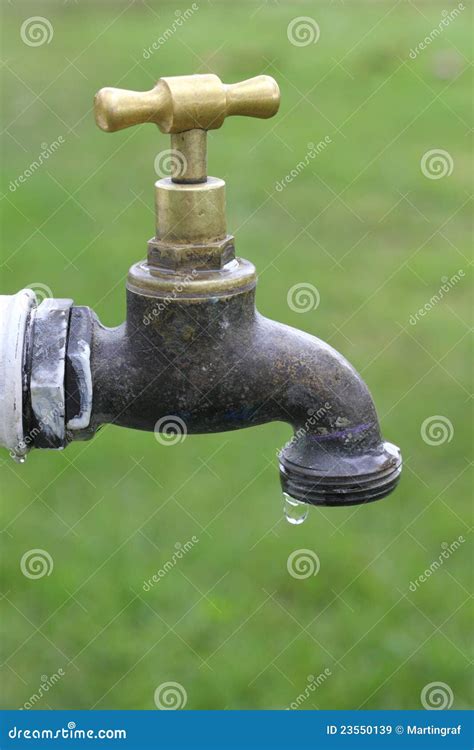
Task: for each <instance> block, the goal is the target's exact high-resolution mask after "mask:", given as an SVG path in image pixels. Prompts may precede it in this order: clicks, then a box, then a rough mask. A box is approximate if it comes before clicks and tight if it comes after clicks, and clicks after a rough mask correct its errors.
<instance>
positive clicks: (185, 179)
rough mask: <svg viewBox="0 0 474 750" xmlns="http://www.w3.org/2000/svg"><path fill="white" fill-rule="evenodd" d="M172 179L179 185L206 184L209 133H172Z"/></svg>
mask: <svg viewBox="0 0 474 750" xmlns="http://www.w3.org/2000/svg"><path fill="white" fill-rule="evenodd" d="M171 151H172V159H171V165H172V166H171V179H172V180H173V182H176V183H178V184H184V185H186V184H190V183H199V182H206V180H207V131H205V130H200V129H199V128H195V129H194V130H186V132H184V133H171Z"/></svg>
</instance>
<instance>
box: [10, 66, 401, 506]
mask: <svg viewBox="0 0 474 750" xmlns="http://www.w3.org/2000/svg"><path fill="white" fill-rule="evenodd" d="M279 101H280V94H279V89H278V86H277V84H276V82H275V81H274V80H273V79H272V78H270V77H268V76H257V77H256V78H253V79H250V80H248V81H243V82H240V83H238V84H232V85H226V84H223V83H222V82H221V81H220V80H219V78H218V77H217V76H215V75H212V74H206V75H202V76H179V77H176V78H162V79H160V81H159V82H158V83H157V85H156V86H155V87H154V88H153V89H152V90H151V91H149V92H133V91H122V90H120V89H111V88H107V89H102V90H101V91H99V92H98V94H97V95H96V100H95V113H96V121H97V124H98V125H99V127H100V128H102V129H103V130H106V131H107V132H114V131H116V130H120V129H122V128H125V127H130V126H132V125H136V124H140V123H144V122H154V123H155V124H157V125H158V126H159V127H160V129H161V130H162V131H163V132H166V133H170V134H171V139H172V140H171V145H172V147H173V148H172V149H171V152H170V153H171V155H172V163H171V174H172V177H171V179H168V178H166V179H161V180H159V181H158V182H157V183H156V184H155V194H156V217H157V221H156V228H155V236H154V237H153V239H151V240H150V241H149V243H148V254H147V260H146V261H142V262H140V263H136V264H135V265H134V266H132V267H131V268H130V270H129V274H128V280H127V314H126V320H125V322H124V323H123V324H122V325H120V326H118V327H116V328H106V327H105V326H103V325H102V324H101V323H100V321H99V320H98V318H97V316H96V315H95V314H94V313H93V312H92V310H91V309H90V308H88V307H77V306H74V305H73V302H72V300H70V299H48V300H44V301H43V302H42V303H41V304H40V305H39V306H37V304H36V298H35V295H34V294H33V292H32V291H31V290H23V292H20V293H19V294H18V295H15V296H14V297H3V298H1V297H0V313H1V315H0V352H1V353H2V355H3V356H2V357H0V444H1V445H4V446H6V447H7V448H9V449H10V451H11V455H12V456H13V457H14V458H17V459H18V460H24V456H25V454H26V452H27V450H28V449H29V448H31V447H36V448H56V449H58V448H64V447H65V446H66V445H67V444H68V443H69V442H71V441H72V440H77V439H88V438H90V437H92V436H93V435H94V433H95V432H96V431H97V429H99V428H100V426H101V425H103V424H107V423H111V424H116V425H120V426H123V427H131V428H135V429H139V430H148V431H152V430H155V431H160V432H169V431H170V430H171V431H182V432H187V433H209V432H223V431H228V430H235V429H241V428H244V427H252V426H254V425H258V424H263V423H265V422H273V421H283V422H288V423H289V424H290V425H291V426H292V427H293V430H294V435H293V437H292V439H291V440H290V441H289V442H288V443H287V444H286V445H285V446H284V447H283V449H282V450H281V451H280V452H279V468H280V478H281V484H282V488H283V491H284V492H285V493H286V494H287V495H289V496H290V497H291V498H293V499H296V500H298V501H301V502H306V503H310V504H315V505H351V504H355V503H364V502H369V501H371V500H376V499H378V498H381V497H384V496H385V495H387V494H388V493H389V492H391V491H392V490H393V488H394V487H395V485H396V483H397V481H398V478H399V475H400V471H401V458H400V452H399V450H398V448H396V447H395V446H393V445H391V444H390V443H386V442H384V441H383V440H382V438H381V435H380V429H379V425H378V419H377V414H376V412H375V408H374V404H373V402H372V398H371V396H370V394H369V391H368V390H367V387H366V385H365V384H364V382H363V381H362V380H361V378H360V376H359V375H358V374H357V372H356V371H355V370H354V369H353V368H352V367H351V365H350V364H349V363H348V362H347V361H346V360H345V359H344V358H343V357H342V356H341V355H340V354H338V353H337V352H336V351H335V350H334V349H332V348H331V347H330V346H328V345H327V344H325V343H324V342H323V341H320V340H319V339H317V338H315V337H313V336H310V335H308V334H306V333H303V332H302V331H298V330H295V329H294V328H290V327H288V326H286V325H282V324H281V323H277V322H275V321H273V320H269V319H268V318H265V317H264V316H263V315H261V314H260V313H259V312H258V311H257V309H256V306H255V287H256V274H255V268H254V266H253V265H252V264H251V263H250V262H249V261H246V260H243V259H241V258H236V257H235V252H234V238H233V237H232V236H231V235H229V234H228V233H227V226H226V218H225V183H224V181H223V180H220V179H217V178H214V177H208V176H207V162H206V153H207V152H206V148H207V146H206V139H207V131H208V130H210V129H216V128H219V127H220V126H221V125H222V124H223V122H224V120H225V118H226V117H228V116H231V115H246V116H251V117H259V118H264V119H265V118H267V117H271V116H273V115H274V114H275V113H276V112H277V110H278V106H279ZM2 316H3V321H2Z"/></svg>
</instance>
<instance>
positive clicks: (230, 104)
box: [94, 73, 280, 133]
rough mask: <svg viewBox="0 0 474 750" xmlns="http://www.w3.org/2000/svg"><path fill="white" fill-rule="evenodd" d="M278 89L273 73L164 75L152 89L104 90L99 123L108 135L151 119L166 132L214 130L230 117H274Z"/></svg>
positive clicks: (98, 100)
mask: <svg viewBox="0 0 474 750" xmlns="http://www.w3.org/2000/svg"><path fill="white" fill-rule="evenodd" d="M279 106H280V90H279V88H278V84H277V82H276V81H275V80H274V79H273V78H271V77H270V76H265V75H261V76H256V77H255V78H249V79H248V80H246V81H240V83H233V84H225V83H222V81H221V80H220V78H219V77H218V76H216V75H214V74H212V73H210V74H207V73H206V74H204V75H189V76H174V77H169V78H160V79H159V81H158V83H157V84H156V86H155V87H154V88H152V89H151V90H150V91H129V90H127V89H115V88H103V89H100V91H99V92H98V93H97V94H96V96H95V100H94V111H95V118H96V122H97V125H98V126H99V127H100V128H101V129H102V130H105V131H107V132H108V133H113V132H115V131H116V130H122V129H123V128H129V127H131V126H132V125H140V124H141V123H145V122H153V123H155V124H156V125H158V127H159V128H160V130H161V131H162V132H163V133H183V132H185V131H187V130H194V129H199V130H215V129H217V128H220V127H221V125H222V124H223V122H224V120H225V118H226V117H229V116H230V115H244V116H246V117H260V118H263V119H266V118H268V117H273V115H275V114H276V113H277V111H278V107H279Z"/></svg>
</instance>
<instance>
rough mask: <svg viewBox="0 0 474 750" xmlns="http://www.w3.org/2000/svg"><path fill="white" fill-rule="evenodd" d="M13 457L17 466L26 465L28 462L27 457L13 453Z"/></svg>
mask: <svg viewBox="0 0 474 750" xmlns="http://www.w3.org/2000/svg"><path fill="white" fill-rule="evenodd" d="M11 457H12V458H13V460H14V462H15V463H16V464H24V463H25V462H26V456H25V455H24V454H21V453H11Z"/></svg>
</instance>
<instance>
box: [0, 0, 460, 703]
mask: <svg viewBox="0 0 474 750" xmlns="http://www.w3.org/2000/svg"><path fill="white" fill-rule="evenodd" d="M199 5H200V8H199V10H198V11H197V12H195V13H194V15H193V16H192V18H190V19H189V20H188V21H187V22H186V23H185V24H184V25H183V26H182V27H181V29H179V30H178V31H177V32H176V33H175V34H174V35H173V36H172V37H171V38H170V39H169V40H168V42H167V43H166V44H165V45H163V46H162V47H161V48H160V49H159V50H158V51H157V52H155V53H154V55H152V56H151V58H150V59H148V60H145V59H144V58H143V56H142V52H143V49H144V48H145V47H148V46H150V44H152V42H153V40H154V39H156V38H157V37H158V36H160V34H162V33H163V31H164V30H165V29H166V28H168V27H170V26H171V24H172V23H173V20H174V18H175V17H176V16H175V11H176V9H177V8H178V7H179V8H180V9H181V10H182V11H184V10H185V5H184V4H183V5H176V4H168V5H163V4H161V3H160V4H158V3H155V2H153V1H152V0H150V2H149V3H148V4H141V3H140V4H135V5H133V6H131V7H128V8H127V6H126V5H125V4H114V3H112V2H104V3H102V4H97V3H94V4H90V5H87V4H86V3H79V4H77V5H76V4H74V3H68V4H63V3H60V2H54V3H53V2H50V3H47V2H45V3H42V4H41V8H40V7H39V6H38V5H37V4H36V3H35V4H28V3H26V2H22V3H16V4H15V5H14V6H11V7H9V6H5V10H4V13H5V18H4V21H5V24H4V29H5V31H4V39H3V48H4V49H3V55H2V57H3V59H4V61H5V65H4V68H3V80H4V94H3V117H2V121H3V127H4V128H6V130H5V132H4V134H3V162H4V169H3V175H2V180H3V181H2V194H3V199H2V203H1V205H2V209H3V219H2V228H3V259H4V265H3V267H2V291H3V293H8V294H12V293H14V292H16V291H17V290H18V289H20V288H22V287H24V286H26V285H33V286H34V285H35V284H38V283H40V282H41V283H44V284H47V286H48V287H50V288H51V290H52V291H53V293H54V295H55V296H56V297H60V296H66V297H69V296H70V297H72V298H73V299H74V300H75V302H76V303H77V304H88V305H90V306H91V307H93V308H94V309H95V311H96V312H97V313H98V315H99V316H100V318H101V320H102V321H103V322H104V323H105V324H107V325H115V324H118V323H120V322H121V321H122V319H123V317H124V287H125V279H126V273H127V270H128V267H129V265H131V264H132V263H133V262H135V261H136V260H138V259H139V258H140V257H143V256H144V255H145V252H146V241H147V240H148V239H149V237H151V236H152V234H153V181H154V179H155V175H154V172H153V160H154V157H155V155H156V154H157V153H158V152H159V151H161V150H162V149H164V148H168V143H167V139H166V137H165V136H163V135H161V134H160V133H159V132H158V130H157V129H153V128H152V127H151V126H148V127H142V128H135V129H132V130H128V131H124V132H122V133H116V134H113V135H105V134H104V133H102V132H100V131H99V130H98V129H97V128H96V127H95V125H94V120H93V115H92V112H91V101H92V96H93V94H94V93H95V91H96V90H98V89H99V88H100V87H102V86H104V85H112V86H114V85H119V86H121V87H125V88H132V89H145V88H149V87H151V86H152V85H153V82H154V81H155V80H156V79H157V78H158V77H159V76H161V75H176V74H183V73H192V72H205V71H213V72H216V73H218V74H219V75H220V76H221V77H222V78H223V79H224V80H225V81H229V82H232V81H237V80H240V79H243V78H246V77H249V76H252V75H256V74H259V73H261V72H266V73H269V74H272V75H274V76H275V77H276V78H277V80H278V82H279V84H280V86H281V92H282V106H281V110H280V113H279V114H278V116H277V117H276V118H275V119H274V120H271V121H268V122H263V121H258V120H250V119H249V120H243V119H238V118H236V119H234V120H230V121H229V122H227V123H226V124H225V126H224V128H223V129H222V130H220V131H219V132H215V133H213V134H212V135H211V137H210V139H209V140H210V144H209V151H210V171H211V173H212V174H214V175H218V176H221V177H224V178H225V179H226V181H227V191H228V193H227V197H228V223H229V229H230V231H232V232H234V233H235V234H236V237H237V250H238V253H239V254H240V255H242V256H244V257H247V258H250V259H251V260H252V261H253V262H254V263H255V264H256V265H257V268H258V269H259V272H260V279H259V287H258V293H257V299H258V304H259V308H260V310H261V312H262V313H264V314H265V315H268V316H269V317H273V318H275V319H278V320H281V321H283V322H285V323H288V324H290V325H294V326H296V327H301V328H304V329H305V330H307V331H309V332H310V333H313V334H315V335H318V336H320V337H321V338H323V339H325V340H327V341H329V342H330V343H331V344H332V345H333V346H335V347H336V348H337V349H339V350H340V351H341V352H342V353H343V354H344V355H345V356H347V357H348V359H349V360H350V361H351V362H352V363H353V364H354V366H356V367H357V368H358V369H359V371H361V373H362V374H363V376H364V378H365V379H366V381H367V383H368V385H369V387H370V389H371V391H372V394H373V396H374V399H375V402H376V405H377V408H378V411H379V415H380V418H381V423H382V428H383V432H384V435H385V436H386V438H387V439H391V440H393V442H395V443H397V444H398V445H400V446H401V447H402V450H403V454H404V458H405V462H406V467H405V471H404V474H403V478H402V482H401V484H400V487H399V489H398V490H397V491H396V493H395V494H394V495H392V496H391V497H390V498H389V499H386V500H384V501H382V502H380V503H374V504H372V505H369V506H368V507H362V508H352V509H350V508H349V509H327V510H324V509H312V511H311V513H310V516H309V519H308V520H307V521H306V523H305V524H304V525H303V526H300V527H291V526H289V525H288V524H287V523H286V522H285V521H284V520H283V516H282V509H281V495H280V488H279V479H278V471H277V467H276V458H275V452H276V449H277V448H278V447H280V446H281V445H283V443H284V442H285V441H286V440H287V439H288V438H289V436H290V433H289V428H288V427H287V426H286V425H283V424H271V425H266V426H262V427H259V428H255V429H253V430H245V431H242V432H236V433H229V434H222V435H211V436H203V437H198V436H197V437H188V438H187V439H186V440H185V441H184V442H183V443H182V444H181V445H179V446H177V447H174V448H172V447H164V446H162V445H159V444H158V443H157V442H156V440H155V439H154V437H153V435H149V434H142V433H139V432H132V431H126V430H123V429H119V428H114V427H105V428H103V429H102V430H101V432H100V434H99V435H97V436H96V438H95V439H94V440H93V441H91V442H88V443H75V444H73V445H71V446H70V447H68V449H67V450H66V451H65V452H60V453H55V452H33V453H32V454H31V455H30V456H29V458H28V461H27V463H26V465H24V466H17V465H15V464H14V463H13V462H12V461H10V460H9V459H8V457H7V454H6V453H4V454H3V456H2V459H3V464H2V466H1V472H2V486H3V490H4V492H3V502H2V524H1V527H2V528H4V533H3V534H2V547H1V549H2V554H1V589H0V590H1V592H3V593H4V594H5V598H4V599H3V600H2V601H1V617H0V626H1V631H2V657H3V658H2V661H5V666H4V668H3V674H2V681H1V684H2V691H1V692H2V698H3V700H2V703H3V706H4V707H11V708H15V707H20V706H22V705H23V704H24V702H25V701H27V700H28V699H29V697H30V696H31V695H32V694H33V693H35V692H37V690H38V688H39V684H40V682H41V676H42V675H48V676H50V675H52V674H53V673H55V672H57V671H58V670H59V669H63V670H64V672H65V674H64V676H63V677H62V678H61V679H60V681H59V682H58V683H57V684H56V685H55V686H54V687H53V688H51V689H50V690H49V692H48V693H47V694H46V695H45V696H44V697H43V698H42V699H41V701H40V702H39V703H38V704H37V707H38V708H48V707H51V708H90V707H92V706H95V707H97V708H113V709H140V708H145V709H150V708H154V702H153V694H154V691H155V688H156V687H157V686H158V685H160V684H161V683H163V682H167V681H176V682H179V683H181V684H182V685H183V686H184V687H185V689H186V691H187V695H188V703H187V708H191V709H222V708H232V709H237V708H281V707H285V706H287V705H289V704H290V703H291V702H292V701H295V700H296V698H297V696H298V695H299V694H300V693H303V692H304V690H305V688H306V685H307V679H308V675H310V674H313V675H318V674H320V673H321V672H323V671H324V669H326V668H327V669H329V670H330V672H331V675H330V676H329V677H328V678H327V679H326V680H325V681H324V683H323V684H322V685H321V686H320V687H319V688H318V689H317V690H316V691H314V692H312V693H311V694H310V698H308V700H307V701H305V702H304V704H303V705H302V708H303V709H311V708H314V707H318V708H321V709H323V708H324V709H328V708H337V709H343V708H345V709H347V708H357V707H359V706H361V705H363V707H364V708H421V703H420V692H421V690H422V688H423V687H424V686H425V685H426V684H427V683H430V682H434V681H441V682H445V683H447V684H448V685H449V686H450V688H451V690H452V691H453V694H454V703H453V707H455V708H467V707H468V706H469V705H470V703H471V696H470V680H469V669H468V668H469V650H470V645H471V644H470V642H469V641H470V639H469V634H470V629H469V605H468V604H467V598H468V590H469V588H470V581H469V570H470V567H471V562H472V555H471V554H470V549H469V544H470V542H469V541H466V543H465V544H462V545H461V547H460V549H459V550H458V551H456V552H455V553H454V554H453V555H452V556H451V557H450V558H449V560H446V561H445V563H444V564H443V566H442V567H441V569H439V570H438V571H437V572H436V573H435V574H434V575H432V576H431V577H430V578H429V580H428V581H427V582H426V583H424V584H423V585H421V586H420V587H419V588H418V590H417V591H416V592H415V593H413V592H411V591H410V589H409V585H410V581H413V580H415V579H416V578H417V577H418V576H419V575H420V574H421V573H423V571H424V570H425V569H426V568H427V567H429V565H430V564H431V563H432V561H433V560H435V559H437V558H438V556H439V554H440V552H441V551H442V547H441V545H442V543H443V542H447V543H451V542H452V541H453V540H454V539H457V538H458V537H459V535H462V536H463V538H465V539H466V540H469V524H470V514H469V510H468V498H469V488H470V484H469V480H468V471H467V467H468V458H469V448H470V434H469V420H468V418H467V417H468V410H469V400H468V399H469V378H468V362H467V357H468V355H469V349H468V344H467V333H468V325H469V308H468V302H469V275H468V268H469V264H468V257H467V256H468V254H469V247H470V210H469V204H468V196H469V189H470V185H469V175H470V173H471V172H470V170H472V166H469V155H470V140H469V114H470V113H469V96H470V95H469V92H470V75H469V70H468V62H467V60H466V57H468V56H469V50H470V41H469V28H470V23H469V21H470V19H469V17H468V16H469V14H470V11H469V10H466V11H464V15H463V16H462V17H460V18H457V19H456V20H454V21H453V22H452V23H451V24H450V25H449V26H448V27H447V28H446V29H445V30H444V31H443V33H442V34H441V35H440V37H438V38H437V39H435V40H434V41H433V43H432V44H431V45H430V46H429V47H428V48H427V49H426V50H425V51H424V52H422V53H421V54H420V55H419V56H418V57H417V58H416V60H411V59H410V58H409V52H410V49H411V48H413V47H414V46H415V45H417V44H418V43H419V42H420V40H423V39H424V37H425V36H427V34H429V33H430V31H431V30H432V29H433V28H434V27H435V26H437V25H438V23H439V21H440V19H441V17H442V16H441V13H442V10H443V8H444V7H445V6H443V5H442V4H441V5H438V4H434V3H421V2H419V11H417V9H416V7H415V4H413V3H406V2H399V3H379V2H367V3H345V4H339V3H328V4H318V5H314V6H310V5H307V4H298V3H291V4H289V3H288V4H287V3H280V4H278V5H274V4H262V5H261V6H259V5H258V4H257V3H255V4H253V3H248V4H231V3H228V4H227V3H216V2H214V3H212V4H206V3H202V4H199ZM186 7H188V6H187V5H186ZM122 11H123V12H122ZM156 13H158V14H159V18H157V16H156V15H155V14H156ZM31 15H43V16H45V17H47V18H48V19H49V20H50V22H51V23H52V25H53V28H54V36H53V39H52V40H51V43H50V44H45V45H43V46H40V47H29V46H27V45H25V44H24V43H23V42H22V41H21V38H20V33H19V30H20V26H21V24H22V22H23V21H24V20H25V19H26V18H28V17H29V16H31ZM300 15H304V16H307V15H311V16H313V17H314V18H315V19H316V20H317V21H318V23H319V25H320V29H321V35H320V39H319V42H318V43H317V44H311V45H308V46H305V47H296V46H293V45H292V44H290V43H289V41H288V39H287V33H286V30H287V26H288V24H289V22H290V21H291V20H292V19H293V18H294V17H296V16H300ZM68 61H70V62H68ZM337 63H340V64H337ZM440 71H441V73H440ZM326 135H328V136H330V138H331V140H332V143H331V144H330V145H329V146H328V147H327V149H326V150H325V151H324V152H323V153H321V154H320V155H319V156H318V157H317V158H316V159H314V161H313V162H312V163H311V166H310V167H309V168H307V169H305V170H304V171H303V172H302V173H301V174H300V175H299V176H298V177H297V178H296V179H295V180H294V181H293V182H292V183H291V184H290V185H289V186H288V187H287V188H286V189H285V190H284V191H282V192H276V191H275V184H276V182H277V181H278V180H281V179H283V178H284V176H285V175H286V174H287V173H288V172H290V170H291V169H292V168H294V166H295V165H296V164H297V163H298V162H299V161H300V160H301V159H303V158H304V157H305V154H306V151H307V144H308V142H315V143H317V142H318V141H320V140H321V139H323V138H324V137H325V136H326ZM59 136H62V137H63V138H64V139H65V143H64V144H63V145H62V146H61V147H60V148H59V149H58V151H57V152H56V153H55V154H54V155H53V156H52V157H51V158H50V159H49V160H48V162H47V164H45V165H44V166H43V167H42V168H41V169H38V170H37V171H36V172H35V173H34V175H33V176H32V177H30V178H29V179H28V180H27V181H26V182H25V183H24V184H22V185H21V186H20V187H19V188H18V189H17V190H16V191H15V192H12V191H11V190H10V189H9V183H10V181H11V180H14V179H15V178H17V177H18V175H20V174H21V173H23V171H24V170H25V169H26V168H27V167H28V165H29V164H30V162H31V161H32V160H33V159H34V158H35V157H37V156H38V154H39V152H40V151H41V144H42V143H51V142H52V141H53V140H55V139H57V138H58V137H59ZM433 148H441V149H444V150H446V151H448V152H449V154H450V155H451V157H452V159H453V162H454V170H453V173H452V174H451V175H450V176H449V177H444V178H443V179H439V180H429V179H427V178H426V177H424V176H423V174H422V173H421V170H420V160H421V158H422V156H423V154H424V153H425V152H427V151H428V150H430V149H433ZM458 269H462V270H463V271H464V272H465V274H466V276H465V277H464V278H463V279H462V281H461V282H459V283H458V284H457V285H455V286H454V287H453V288H452V289H451V291H450V292H449V293H448V294H447V295H446V297H445V298H444V299H443V300H442V301H441V302H439V304H437V305H435V306H434V307H433V309H432V310H431V311H430V312H429V314H427V315H426V316H425V317H424V318H422V319H421V320H420V322H418V323H417V325H416V326H412V325H410V324H409V319H410V316H411V315H413V314H414V313H416V311H417V310H418V309H419V308H420V307H422V306H423V305H424V304H425V303H426V302H427V301H428V300H429V299H430V298H431V297H432V295H433V294H435V293H436V292H437V291H438V289H439V287H440V284H441V281H440V279H441V277H443V276H448V277H450V276H452V275H453V273H455V272H456V271H458ZM301 281H309V282H311V283H313V284H314V285H316V286H317V288H318V290H319V292H320V296H321V303H320V306H319V308H318V309H317V310H316V311H313V312H310V313H307V314H304V315H301V314H297V313H295V312H292V311H291V310H290V309H289V308H288V306H287V303H286V295H287V291H288V289H289V288H290V287H291V286H292V285H293V284H296V283H298V282H301ZM432 415H442V416H444V417H446V418H447V419H449V420H450V422H451V423H452V425H453V429H454V435H453V437H452V440H451V441H450V442H445V443H444V444H442V445H439V446H430V445H427V444H426V443H425V442H423V440H422V439H421V436H420V427H421V424H422V423H423V421H424V420H425V419H426V418H428V417H430V416H432ZM193 535H195V536H197V537H198V539H199V543H197V544H195V545H194V547H193V549H192V550H190V551H189V552H188V553H187V554H186V555H185V556H184V557H183V559H182V560H180V561H179V563H178V564H177V565H176V566H175V567H174V569H173V570H172V571H170V572H169V573H168V574H167V575H166V576H165V577H164V578H163V579H162V580H161V581H160V583H159V584H157V585H155V586H154V587H153V588H152V589H151V590H150V591H148V592H145V591H143V588H142V584H143V582H144V581H145V580H147V579H149V578H150V577H151V576H152V575H153V574H154V573H156V571H158V570H159V569H160V568H162V566H163V565H164V563H165V562H166V560H168V559H170V557H171V556H172V555H173V552H174V551H175V544H176V543H181V544H184V543H185V542H186V541H187V540H189V539H191V538H192V537H193ZM32 548H42V549H44V550H47V551H48V552H49V553H50V554H51V556H52V557H53V559H54V569H53V571H52V573H51V575H50V576H49V577H44V578H41V579H38V580H29V579H27V578H25V577H24V576H23V575H22V574H21V571H20V559H21V557H22V555H23V553H24V552H25V551H27V550H30V549H32ZM299 548H309V549H311V550H314V551H315V552H316V553H317V554H318V556H319V558H320V561H321V569H320V572H319V574H318V575H317V576H315V577H311V578H308V579H307V580H301V581H299V580H295V579H293V578H292V577H290V576H289V575H288V572H287V568H286V563H287V558H288V555H289V554H290V553H291V552H292V551H293V550H295V549H299ZM70 660H73V661H72V662H71V661H70Z"/></svg>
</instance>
